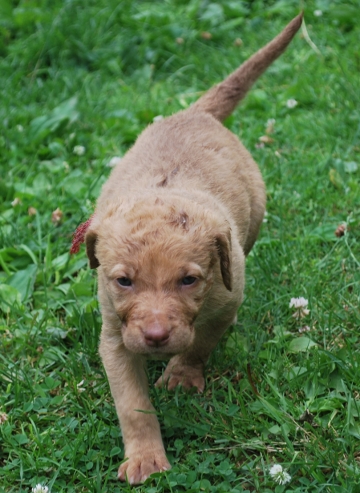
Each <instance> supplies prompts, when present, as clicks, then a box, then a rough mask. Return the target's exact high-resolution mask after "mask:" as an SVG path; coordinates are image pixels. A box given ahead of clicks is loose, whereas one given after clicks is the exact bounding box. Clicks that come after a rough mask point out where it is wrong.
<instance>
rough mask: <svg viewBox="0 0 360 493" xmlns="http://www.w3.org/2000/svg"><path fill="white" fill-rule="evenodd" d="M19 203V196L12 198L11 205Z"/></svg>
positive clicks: (14, 205)
mask: <svg viewBox="0 0 360 493" xmlns="http://www.w3.org/2000/svg"><path fill="white" fill-rule="evenodd" d="M19 204H21V200H20V199H19V197H15V198H14V200H13V201H12V202H11V205H12V206H13V207H16V206H17V205H19Z"/></svg>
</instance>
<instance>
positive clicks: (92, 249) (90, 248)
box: [85, 228, 100, 269]
mask: <svg viewBox="0 0 360 493" xmlns="http://www.w3.org/2000/svg"><path fill="white" fill-rule="evenodd" d="M96 242H97V233H96V231H95V230H94V229H92V228H91V229H89V230H88V231H87V233H86V235H85V245H86V254H87V256H88V258H89V265H90V269H96V268H97V267H99V265H100V262H99V260H98V259H97V256H96Z"/></svg>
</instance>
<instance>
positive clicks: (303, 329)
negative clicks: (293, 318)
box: [299, 325, 311, 334]
mask: <svg viewBox="0 0 360 493" xmlns="http://www.w3.org/2000/svg"><path fill="white" fill-rule="evenodd" d="M310 330H311V329H310V327H309V326H308V325H304V326H303V327H299V332H300V334H302V333H303V332H309V331H310Z"/></svg>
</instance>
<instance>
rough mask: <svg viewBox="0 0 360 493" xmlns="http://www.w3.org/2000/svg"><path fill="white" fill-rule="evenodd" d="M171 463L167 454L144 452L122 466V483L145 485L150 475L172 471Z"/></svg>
mask: <svg viewBox="0 0 360 493" xmlns="http://www.w3.org/2000/svg"><path fill="white" fill-rule="evenodd" d="M170 468H171V466H170V464H169V461H168V460H167V458H166V457H165V454H164V453H163V452H162V451H160V452H156V451H153V450H149V451H146V450H142V451H141V452H137V453H135V454H131V455H130V457H129V458H128V459H127V460H126V462H124V463H123V464H121V466H120V467H119V471H118V479H120V481H128V483H129V484H131V485H133V484H140V483H143V482H144V481H145V480H146V479H147V478H148V477H149V476H150V474H153V473H154V472H163V471H167V470H168V469H170Z"/></svg>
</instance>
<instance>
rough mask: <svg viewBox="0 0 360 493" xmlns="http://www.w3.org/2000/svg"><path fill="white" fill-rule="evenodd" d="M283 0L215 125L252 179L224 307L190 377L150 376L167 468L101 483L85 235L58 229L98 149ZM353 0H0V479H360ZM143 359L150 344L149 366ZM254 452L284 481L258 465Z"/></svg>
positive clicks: (23, 486)
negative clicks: (254, 231)
mask: <svg viewBox="0 0 360 493" xmlns="http://www.w3.org/2000/svg"><path fill="white" fill-rule="evenodd" d="M301 7H304V9H305V20H306V31H305V30H303V31H302V34H300V35H298V36H297V37H296V39H295V40H294V41H293V42H292V44H291V46H290V47H289V49H288V50H287V52H286V53H285V54H284V55H283V56H282V57H281V58H280V59H279V60H278V61H277V62H276V63H274V64H273V66H272V67H271V68H270V69H269V70H268V71H267V73H266V74H265V75H264V76H263V77H262V78H261V79H260V80H259V81H258V82H257V83H256V86H255V87H254V89H253V90H252V91H251V93H250V94H249V95H248V97H247V98H246V100H245V101H244V102H243V104H242V105H241V107H240V108H239V109H238V110H237V111H236V112H235V113H234V115H233V116H231V117H230V118H229V119H228V120H227V122H226V125H227V126H228V127H229V128H230V129H231V130H232V131H233V132H234V133H235V134H236V135H238V136H239V137H240V138H241V140H242V141H243V142H244V144H245V145H246V147H247V148H248V149H249V150H250V151H251V152H252V154H253V156H254V157H255V159H256V161H257V162H258V163H259V165H260V167H261V170H262V172H263V175H264V178H265V182H266V184H267V193H268V204H267V215H266V219H265V222H264V224H263V228H262V232H261V236H260V238H259V241H258V242H257V244H256V245H255V248H254V249H253V251H252V252H251V254H250V255H249V258H248V262H247V286H246V298H245V301H244V303H243V305H242V307H241V308H240V309H239V314H238V320H239V321H238V323H237V324H236V325H234V326H233V327H232V329H231V330H229V331H228V333H227V335H226V336H225V337H224V339H223V340H222V342H221V343H220V345H219V347H218V348H217V349H216V351H215V352H214V354H213V356H212V358H211V360H210V362H209V365H208V370H207V386H206V390H205V392H204V394H203V395H189V394H186V393H184V392H183V391H182V390H181V389H176V391H175V392H172V393H171V392H168V391H166V390H163V389H161V390H155V389H154V388H152V389H151V397H152V400H153V402H154V405H155V406H156V409H157V411H158V413H159V419H160V421H161V424H162V428H163V436H164V441H165V445H166V448H167V452H168V457H169V460H170V461H171V463H172V465H173V468H172V470H171V471H169V472H167V473H164V474H156V475H155V476H154V477H153V478H151V479H149V480H148V481H147V482H146V483H145V484H144V485H142V486H139V487H137V488H131V487H130V486H127V485H121V484H119V483H118V482H117V480H116V473H117V468H118V465H119V463H120V461H121V460H122V457H123V455H122V454H123V447H122V442H121V438H120V433H119V428H118V423H117V417H116V413H115V409H114V406H113V402H112V398H111V396H110V391H109V387H108V383H107V381H106V377H105V374H104V370H103V368H102V366H101V363H100V360H99V356H98V354H97V345H98V337H99V331H100V327H101V316H100V312H99V306H98V302H97V298H96V274H94V272H93V271H91V270H89V269H88V267H87V259H86V256H85V252H84V249H82V250H81V252H80V253H79V254H78V255H75V256H70V255H69V253H68V252H69V246H70V244H71V238H72V233H73V231H74V230H75V228H76V227H77V225H78V224H79V223H80V222H82V221H84V220H86V219H87V218H88V217H89V216H90V215H91V213H92V211H93V208H94V203H95V200H96V198H97V196H98V194H99V190H100V188H101V186H102V184H103V183H104V181H105V180H106V178H107V176H108V174H109V172H110V167H109V164H111V159H112V158H113V157H115V156H119V157H121V156H122V155H123V154H124V153H125V152H126V150H127V149H128V148H129V147H130V146H131V145H132V144H133V143H134V141H135V139H136V136H137V135H138V134H139V133H140V132H141V131H142V130H143V129H144V128H145V127H146V125H148V124H149V123H151V122H152V121H153V118H154V117H156V116H158V115H164V116H166V115H170V114H172V113H174V112H176V111H179V110H181V109H183V108H187V107H188V106H189V105H190V104H191V103H192V102H193V101H195V100H196V98H197V97H198V96H199V95H200V94H202V92H203V91H204V90H206V89H207V88H209V87H210V86H212V85H213V84H214V83H216V82H219V81H220V80H222V79H223V77H225V76H226V75H227V74H228V73H230V72H231V71H232V70H233V69H235V68H236V67H237V66H238V65H239V64H240V63H241V61H243V60H245V59H246V58H247V57H248V56H249V55H251V54H252V53H254V52H255V51H256V50H257V49H258V48H260V47H261V46H262V45H263V44H265V43H266V42H267V41H268V40H270V39H271V38H272V37H273V36H275V35H276V34H277V33H278V32H279V31H280V30H281V29H282V27H283V26H284V25H285V24H286V23H287V22H288V21H289V20H290V19H291V18H292V17H293V16H295V15H296V13H297V12H298V11H299V10H300V8H301ZM359 9H360V3H359V1H358V0H345V1H342V0H333V1H328V0H316V1H309V2H304V4H302V5H300V4H299V2H298V1H294V0H287V1H284V0H277V1H273V0H272V1H270V0H269V1H259V0H254V1H251V2H250V1H249V2H246V1H241V0H236V1H233V0H222V1H220V0H219V1H218V2H217V3H216V2H209V1H207V0H190V1H183V0H165V1H162V2H160V1H154V2H150V1H147V2H146V1H139V0H136V1H131V0H96V1H94V0H89V1H88V2H84V1H82V0H66V1H61V0H51V1H50V0H2V2H1V4H0V54H1V59H0V95H1V105H0V127H1V132H0V149H1V153H0V159H1V161H0V162H1V173H0V196H1V204H0V244H1V245H0V345H1V346H0V492H1V493H2V492H6V493H24V492H30V491H31V488H34V487H35V486H36V485H37V484H41V485H44V486H47V487H48V489H49V491H51V492H52V493H61V492H64V493H65V492H66V493H81V492H94V493H95V492H96V493H100V492H103V493H105V492H110V491H111V492H114V493H116V492H120V491H128V492H130V491H138V492H146V493H160V492H188V493H190V492H199V491H205V492H219V493H220V492H221V493H222V492H223V493H235V492H236V493H238V492H243V493H245V492H261V493H270V492H274V491H275V492H276V493H281V492H292V493H295V492H297V493H300V492H301V493H303V492H304V493H305V492H309V493H310V492H311V493H313V492H326V493H343V492H347V493H357V492H359V491H360V463H359V460H360V452H359V439H360V421H359V412H360V393H359V392H360V389H359V381H360V334H359V325H360V312H359V296H360V293H359V281H360V248H359V236H360V235H359V226H360V193H359V178H360V109H359V108H360V102H359V99H360V98H359V83H360V80H359V73H360V72H359V70H360V54H359V34H360V33H359V21H358V18H359V14H358V13H359ZM292 100H295V102H294V101H292ZM272 119H275V122H274V121H273V120H272ZM269 120H270V121H269ZM261 137H262V138H261ZM260 138H261V139H260ZM259 139H260V140H259ZM345 225H346V226H345ZM336 231H337V235H338V236H337V235H336V234H335V232H336ZM297 297H304V298H306V299H307V300H308V306H307V309H308V310H309V313H308V314H307V315H305V316H304V318H301V319H297V318H294V317H293V313H294V310H293V309H291V308H289V303H290V300H291V298H297ZM162 370H163V366H162V365H161V364H160V365H159V364H158V363H150V364H149V380H150V382H154V381H155V379H156V378H157V377H158V376H159V375H160V374H161V371H162ZM274 464H281V466H282V467H283V468H284V470H286V471H287V473H288V474H289V475H290V476H291V480H290V482H288V483H287V484H278V483H276V482H275V481H274V477H273V476H272V475H271V474H270V468H271V467H272V466H273V465H274Z"/></svg>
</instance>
